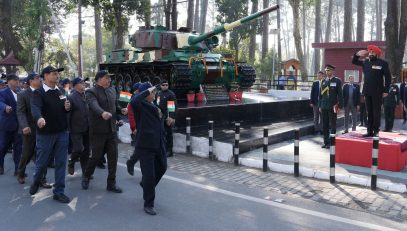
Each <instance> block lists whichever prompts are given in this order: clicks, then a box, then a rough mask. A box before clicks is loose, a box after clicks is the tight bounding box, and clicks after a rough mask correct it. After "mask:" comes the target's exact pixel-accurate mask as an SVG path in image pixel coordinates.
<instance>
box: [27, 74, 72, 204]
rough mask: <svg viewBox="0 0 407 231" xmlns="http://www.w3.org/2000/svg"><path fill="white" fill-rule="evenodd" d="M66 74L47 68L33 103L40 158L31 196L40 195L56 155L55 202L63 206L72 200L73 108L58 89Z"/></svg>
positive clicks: (31, 188)
mask: <svg viewBox="0 0 407 231" xmlns="http://www.w3.org/2000/svg"><path fill="white" fill-rule="evenodd" d="M63 70H64V68H58V69H57V68H54V67H52V66H47V67H45V68H44V69H43V70H42V73H41V76H42V77H43V78H44V84H43V85H42V86H41V87H40V88H38V89H37V90H35V91H34V94H33V97H32V99H31V113H32V115H33V118H34V121H36V124H37V127H36V130H37V137H36V139H37V142H36V145H37V146H36V147H37V158H36V162H35V173H34V181H33V183H32V184H31V186H30V194H31V195H34V194H35V193H37V191H38V188H39V186H40V183H41V180H42V178H43V176H44V172H45V170H46V168H47V165H48V161H49V159H50V157H51V154H52V153H53V154H54V156H55V184H54V190H53V193H54V196H53V199H54V200H56V201H58V202H61V203H69V202H70V199H69V197H67V196H66V195H65V194H64V189H65V175H66V162H67V156H68V143H69V138H68V132H67V128H68V118H67V114H68V112H69V110H70V108H71V104H70V102H69V100H67V98H66V96H65V95H63V94H62V93H61V91H60V89H59V88H58V87H57V86H56V84H57V81H58V76H59V74H58V73H59V72H61V71H63Z"/></svg>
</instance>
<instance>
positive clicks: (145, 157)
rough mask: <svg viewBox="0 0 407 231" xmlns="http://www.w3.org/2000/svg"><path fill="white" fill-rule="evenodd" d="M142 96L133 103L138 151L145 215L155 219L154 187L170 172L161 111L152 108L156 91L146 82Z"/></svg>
mask: <svg viewBox="0 0 407 231" xmlns="http://www.w3.org/2000/svg"><path fill="white" fill-rule="evenodd" d="M139 92H140V93H139V94H137V95H136V96H135V97H134V98H133V99H132V101H131V105H132V107H133V110H134V116H135V119H136V124H137V133H136V141H135V149H136V152H137V153H138V155H139V158H140V167H141V173H142V181H141V183H140V185H142V187H143V198H144V211H145V212H146V213H147V214H150V215H155V214H156V211H155V209H154V199H155V187H156V185H157V184H158V182H159V181H160V179H161V177H162V176H163V175H164V173H165V171H166V170H167V157H166V150H165V138H164V136H165V130H164V120H163V114H162V112H161V110H160V109H159V108H158V107H157V106H155V105H154V104H153V102H154V100H155V94H156V88H155V87H153V86H152V85H151V84H150V83H149V82H146V83H143V84H141V86H140V87H139Z"/></svg>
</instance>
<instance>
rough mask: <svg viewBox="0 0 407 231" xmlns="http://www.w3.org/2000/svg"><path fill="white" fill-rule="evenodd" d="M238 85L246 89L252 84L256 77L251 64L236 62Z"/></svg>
mask: <svg viewBox="0 0 407 231" xmlns="http://www.w3.org/2000/svg"><path fill="white" fill-rule="evenodd" d="M238 73H239V86H240V88H241V89H242V90H246V89H248V88H250V87H251V86H253V83H254V81H255V79H256V71H255V70H254V68H253V67H252V66H250V65H249V64H246V63H239V64H238Z"/></svg>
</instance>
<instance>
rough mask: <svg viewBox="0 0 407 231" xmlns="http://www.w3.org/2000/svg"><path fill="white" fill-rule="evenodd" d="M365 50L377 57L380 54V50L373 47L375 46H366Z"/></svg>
mask: <svg viewBox="0 0 407 231" xmlns="http://www.w3.org/2000/svg"><path fill="white" fill-rule="evenodd" d="M367 50H368V51H369V52H370V51H373V52H374V53H375V54H376V55H377V56H380V55H381V54H382V50H381V49H380V48H379V47H377V46H375V45H368V46H367Z"/></svg>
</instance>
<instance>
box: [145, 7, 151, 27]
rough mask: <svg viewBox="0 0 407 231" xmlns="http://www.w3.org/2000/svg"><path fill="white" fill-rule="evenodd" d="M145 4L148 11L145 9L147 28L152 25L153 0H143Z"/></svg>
mask: <svg viewBox="0 0 407 231" xmlns="http://www.w3.org/2000/svg"><path fill="white" fill-rule="evenodd" d="M143 4H144V5H145V7H144V9H147V10H146V11H144V25H145V26H146V28H150V27H151V1H150V0H148V1H147V0H146V1H143Z"/></svg>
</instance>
